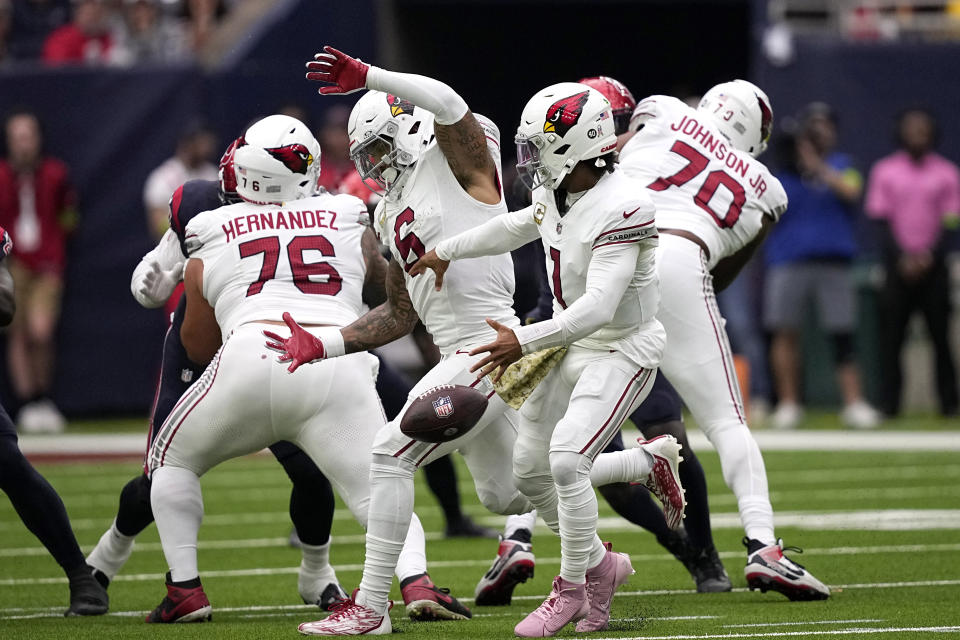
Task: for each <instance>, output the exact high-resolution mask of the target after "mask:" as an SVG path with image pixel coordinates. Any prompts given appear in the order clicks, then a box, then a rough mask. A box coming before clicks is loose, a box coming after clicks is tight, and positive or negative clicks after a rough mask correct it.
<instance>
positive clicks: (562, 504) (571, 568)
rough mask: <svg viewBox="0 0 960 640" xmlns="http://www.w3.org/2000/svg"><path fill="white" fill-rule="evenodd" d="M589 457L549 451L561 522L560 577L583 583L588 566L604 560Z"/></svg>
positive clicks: (567, 452)
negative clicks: (591, 482)
mask: <svg viewBox="0 0 960 640" xmlns="http://www.w3.org/2000/svg"><path fill="white" fill-rule="evenodd" d="M590 465H591V460H590V458H588V457H587V456H585V455H582V454H579V453H573V452H569V451H551V452H550V471H551V473H552V474H553V478H554V481H555V482H556V485H557V512H558V516H559V520H560V522H559V525H560V577H562V578H563V579H564V580H566V581H568V582H572V583H574V584H583V583H584V582H586V574H587V569H588V568H590V567H593V566H596V565H597V564H599V563H600V561H601V560H603V554H604V549H603V543H601V542H600V538H599V537H597V519H598V514H597V495H596V493H595V492H594V490H593V486H591V484H590V477H589V476H590Z"/></svg>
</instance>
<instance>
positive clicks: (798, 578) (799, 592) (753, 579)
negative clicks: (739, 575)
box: [743, 538, 830, 600]
mask: <svg viewBox="0 0 960 640" xmlns="http://www.w3.org/2000/svg"><path fill="white" fill-rule="evenodd" d="M749 542H750V541H749V540H748V539H747V538H744V539H743V544H744V545H748V544H749ZM748 548H749V547H748ZM783 549H784V547H783V540H777V543H776V544H771V545H767V546H765V547H763V548H762V549H758V550H757V551H754V552H753V553H748V554H747V566H746V567H744V569H743V573H744V575H745V576H746V577H747V586H749V587H750V590H751V591H753V590H754V589H760V592H761V593H766V592H767V591H777V592H779V593H782V594H783V595H785V596H787V598H789V599H790V600H826V599H827V598H829V597H830V587H828V586H827V585H825V584H823V583H822V582H820V581H819V580H817V579H816V578H814V577H813V576H812V575H810V572H809V571H807V570H806V569H804V568H803V565H800V564H797V563H796V562H794V561H793V560H791V559H790V558H788V557H786V556H785V555H783ZM787 550H789V551H797V552H800V549H797V548H796V547H787Z"/></svg>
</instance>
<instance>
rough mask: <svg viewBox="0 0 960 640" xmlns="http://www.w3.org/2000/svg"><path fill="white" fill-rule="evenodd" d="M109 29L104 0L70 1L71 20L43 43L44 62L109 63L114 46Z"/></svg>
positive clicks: (109, 24) (109, 11) (108, 17)
mask: <svg viewBox="0 0 960 640" xmlns="http://www.w3.org/2000/svg"><path fill="white" fill-rule="evenodd" d="M112 26H113V24H112V22H111V8H110V6H109V5H108V4H107V3H106V0H73V16H72V19H71V21H70V22H69V23H67V24H65V25H63V26H62V27H60V28H58V29H56V30H55V31H54V32H53V33H51V34H50V35H49V36H48V37H47V40H46V42H44V43H43V60H44V62H46V63H48V64H91V65H98V64H101V65H102V64H108V63H110V62H111V61H112V56H113V55H114V53H115V52H114V47H115V46H116V37H115V35H114V34H113V33H112V32H111V31H112Z"/></svg>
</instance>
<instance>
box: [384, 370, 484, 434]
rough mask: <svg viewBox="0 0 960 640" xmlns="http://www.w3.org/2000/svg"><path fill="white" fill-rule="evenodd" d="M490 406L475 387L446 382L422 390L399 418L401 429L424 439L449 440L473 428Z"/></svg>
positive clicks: (405, 432)
mask: <svg viewBox="0 0 960 640" xmlns="http://www.w3.org/2000/svg"><path fill="white" fill-rule="evenodd" d="M486 408H487V397H486V396H485V395H484V394H483V393H481V392H480V391H477V390H476V389H474V388H472V387H465V386H463V385H459V384H443V385H440V386H438V387H433V388H432V389H428V390H427V391H425V392H423V393H422V394H420V395H419V396H418V397H417V399H416V400H414V401H413V402H412V403H411V404H410V406H409V407H408V408H407V411H406V413H404V414H403V418H402V419H401V420H400V431H402V432H403V433H404V434H405V435H407V436H409V437H411V438H413V439H414V440H420V441H421V442H449V441H450V440H454V439H456V438H459V437H460V436H462V435H463V434H465V433H467V432H468V431H470V429H472V428H473V426H474V425H475V424H477V421H478V420H480V416H482V415H483V412H484V411H485V410H486Z"/></svg>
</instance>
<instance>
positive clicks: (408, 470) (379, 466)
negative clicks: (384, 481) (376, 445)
mask: <svg viewBox="0 0 960 640" xmlns="http://www.w3.org/2000/svg"><path fill="white" fill-rule="evenodd" d="M416 470H417V468H416V467H415V466H413V465H412V464H410V463H409V462H407V461H405V460H402V459H400V458H395V457H393V456H385V455H382V454H379V453H375V454H373V462H371V463H370V476H371V477H377V478H413V473H414V472H415V471H416Z"/></svg>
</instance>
